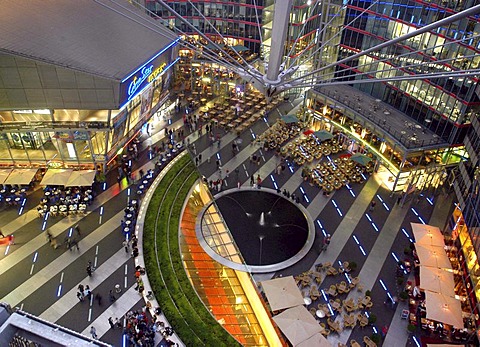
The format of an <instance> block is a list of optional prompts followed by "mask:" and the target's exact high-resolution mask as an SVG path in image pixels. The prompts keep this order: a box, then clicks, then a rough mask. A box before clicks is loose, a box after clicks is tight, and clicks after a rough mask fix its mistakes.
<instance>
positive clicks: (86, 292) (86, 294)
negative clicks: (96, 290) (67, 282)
mask: <svg viewBox="0 0 480 347" xmlns="http://www.w3.org/2000/svg"><path fill="white" fill-rule="evenodd" d="M83 296H86V297H87V298H88V300H90V299H91V297H92V291H91V290H90V287H89V286H88V284H87V285H86V286H85V292H84V293H83Z"/></svg>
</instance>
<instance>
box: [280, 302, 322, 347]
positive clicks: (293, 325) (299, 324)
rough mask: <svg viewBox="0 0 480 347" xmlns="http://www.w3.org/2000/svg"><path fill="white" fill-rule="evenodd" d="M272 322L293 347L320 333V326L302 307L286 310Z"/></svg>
mask: <svg viewBox="0 0 480 347" xmlns="http://www.w3.org/2000/svg"><path fill="white" fill-rule="evenodd" d="M273 320H274V321H275V323H276V324H277V325H278V327H279V328H280V330H281V331H282V332H283V334H284V335H285V336H286V337H287V339H288V340H289V341H290V342H291V343H292V345H294V346H297V345H298V344H300V343H301V342H303V341H305V340H307V339H309V338H310V337H312V336H313V335H315V334H316V333H320V332H321V331H322V327H321V326H320V324H319V323H318V322H317V321H316V320H315V318H314V317H313V316H312V315H311V314H310V312H308V310H307V309H306V308H305V307H304V306H295V307H292V308H289V309H286V310H285V311H283V312H282V313H280V314H277V315H276V316H275V317H273Z"/></svg>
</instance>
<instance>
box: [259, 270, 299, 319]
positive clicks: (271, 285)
mask: <svg viewBox="0 0 480 347" xmlns="http://www.w3.org/2000/svg"><path fill="white" fill-rule="evenodd" d="M261 283H262V287H263V291H264V292H265V295H266V297H267V300H268V303H269V304H270V308H271V309H272V311H277V310H282V309H284V308H289V307H293V306H298V305H303V304H304V301H303V296H302V293H301V292H300V289H298V287H297V284H296V283H295V279H294V278H293V276H288V277H279V278H275V279H273V280H268V281H263V282H261Z"/></svg>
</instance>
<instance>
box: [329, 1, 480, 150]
mask: <svg viewBox="0 0 480 347" xmlns="http://www.w3.org/2000/svg"><path fill="white" fill-rule="evenodd" d="M453 3H455V5H454V6H453V5H452V2H447V1H438V2H428V3H426V2H423V1H401V2H395V3H394V2H390V3H388V2H387V3H385V2H384V3H373V2H371V1H358V0H356V1H353V2H349V3H348V5H347V6H346V20H345V24H344V30H343V33H342V40H341V45H340V52H339V58H340V59H341V58H345V57H348V56H350V55H352V54H355V53H357V52H359V51H363V50H365V49H368V48H370V47H373V46H375V45H378V44H380V43H383V42H385V41H388V40H391V39H395V38H398V37H400V36H401V35H404V34H407V33H410V32H412V31H414V30H416V29H418V28H421V27H423V26H425V25H426V24H429V23H432V22H435V21H437V20H440V19H442V18H444V17H446V16H448V15H451V14H453V13H456V12H458V11H460V10H462V9H463V8H464V7H465V6H467V7H468V6H470V5H472V4H473V2H472V3H471V4H470V3H469V2H462V3H461V4H459V3H457V2H453ZM452 6H453V8H452ZM362 11H365V13H363V14H362V13H361V12H362ZM356 17H359V18H360V19H359V20H356V21H353V22H352V21H351V20H352V19H353V18H356ZM478 28H480V26H479V19H478V17H468V18H466V19H464V20H461V21H457V22H455V23H452V24H450V25H448V26H447V27H439V28H438V29H436V30H435V31H432V32H427V33H424V34H422V35H417V36H415V37H412V38H410V39H408V40H404V41H402V42H401V43H399V44H396V45H392V46H389V47H387V48H384V49H382V50H379V51H377V52H374V53H371V54H368V55H366V56H363V57H361V58H359V59H357V60H354V61H351V62H350V63H348V66H347V65H345V64H340V65H339V66H338V67H337V73H336V76H337V77H343V78H344V79H345V80H353V79H366V78H372V77H377V78H388V77H398V76H410V75H415V74H423V73H434V72H444V71H458V70H465V69H472V68H476V67H478V65H479V63H480V56H479V55H478V52H479V50H478V49H479V48H480V46H479V45H480V42H479V41H478V37H476V36H477V34H478V30H479V29H478ZM459 40H463V41H462V42H458V41H459ZM346 68H352V69H351V70H349V71H346V70H345V69H346ZM477 83H478V81H477V79H476V78H470V77H466V78H456V79H446V78H443V79H440V78H439V79H436V78H430V79H428V80H426V79H423V80H422V79H419V80H410V81H390V82H386V83H370V84H357V85H356V86H357V88H359V89H360V90H362V91H364V92H366V93H368V94H370V95H373V96H374V97H376V98H379V99H381V100H384V101H386V102H387V103H389V104H391V105H393V106H395V107H396V108H397V109H399V110H401V111H402V112H404V113H405V114H407V115H408V116H410V117H412V118H413V119H415V120H417V121H419V122H420V123H422V124H424V125H425V127H427V128H428V129H430V130H432V131H433V132H435V133H436V134H438V135H439V136H441V137H442V138H444V139H445V140H447V141H448V142H450V143H451V144H460V143H462V141H463V138H464V137H465V135H466V132H467V127H465V126H464V125H465V124H469V123H470V121H471V117H472V116H473V115H474V114H475V113H476V112H477V111H478V106H479V101H480V100H479V98H478V95H477V93H476V92H475V90H476V87H477Z"/></svg>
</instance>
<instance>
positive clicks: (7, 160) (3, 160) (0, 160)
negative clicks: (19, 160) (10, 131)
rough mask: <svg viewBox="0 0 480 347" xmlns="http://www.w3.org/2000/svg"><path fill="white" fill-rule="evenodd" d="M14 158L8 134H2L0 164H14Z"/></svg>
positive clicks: (0, 134) (0, 135) (0, 138)
mask: <svg viewBox="0 0 480 347" xmlns="http://www.w3.org/2000/svg"><path fill="white" fill-rule="evenodd" d="M12 163H13V161H12V157H11V156H10V152H9V150H8V137H7V134H4V133H0V164H2V165H10V164H12Z"/></svg>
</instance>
